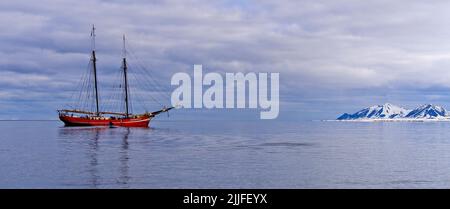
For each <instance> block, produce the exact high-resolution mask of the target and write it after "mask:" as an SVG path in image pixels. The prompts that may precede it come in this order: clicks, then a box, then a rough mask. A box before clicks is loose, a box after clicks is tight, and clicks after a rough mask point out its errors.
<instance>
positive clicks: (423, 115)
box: [337, 103, 450, 120]
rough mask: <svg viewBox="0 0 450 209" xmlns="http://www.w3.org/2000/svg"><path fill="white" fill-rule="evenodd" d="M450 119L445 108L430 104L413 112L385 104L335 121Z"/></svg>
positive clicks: (343, 116) (340, 117)
mask: <svg viewBox="0 0 450 209" xmlns="http://www.w3.org/2000/svg"><path fill="white" fill-rule="evenodd" d="M411 119H450V118H449V113H448V112H447V110H445V108H443V107H441V106H437V105H432V104H425V105H421V106H419V107H417V108H415V109H413V110H407V109H405V108H402V107H399V106H396V105H392V104H389V103H386V104H384V105H376V106H372V107H368V108H364V109H362V110H360V111H358V112H356V113H353V114H348V113H344V114H342V115H341V116H339V117H338V118H337V120H411Z"/></svg>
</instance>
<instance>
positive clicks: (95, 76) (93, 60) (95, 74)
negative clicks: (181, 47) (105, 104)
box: [91, 25, 100, 116]
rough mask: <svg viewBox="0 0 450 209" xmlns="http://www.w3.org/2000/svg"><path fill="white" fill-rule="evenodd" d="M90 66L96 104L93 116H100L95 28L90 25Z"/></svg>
mask: <svg viewBox="0 0 450 209" xmlns="http://www.w3.org/2000/svg"><path fill="white" fill-rule="evenodd" d="M91 37H92V64H93V70H94V87H95V104H96V111H95V115H97V116H99V115H100V110H99V108H98V88H97V65H96V62H97V58H95V27H94V25H92V32H91Z"/></svg>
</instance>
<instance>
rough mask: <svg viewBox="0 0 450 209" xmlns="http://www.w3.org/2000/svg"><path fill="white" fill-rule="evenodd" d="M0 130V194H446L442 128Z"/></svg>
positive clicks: (309, 125)
mask: <svg viewBox="0 0 450 209" xmlns="http://www.w3.org/2000/svg"><path fill="white" fill-rule="evenodd" d="M152 126H153V127H152V128H148V129H142V128H129V129H127V128H68V127H63V126H62V124H61V123H60V122H58V121H1V122H0V188H416V187H420V188H442V187H444V188H450V137H449V134H448V133H449V132H450V123H446V122H440V123H439V122H438V123H436V122H425V123H419V122H410V123H408V122H385V123H383V122H377V123H356V122H277V121H256V122H240V121H154V122H153V124H152Z"/></svg>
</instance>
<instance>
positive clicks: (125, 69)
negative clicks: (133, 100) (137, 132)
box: [122, 35, 130, 118]
mask: <svg viewBox="0 0 450 209" xmlns="http://www.w3.org/2000/svg"><path fill="white" fill-rule="evenodd" d="M122 53H123V65H122V67H123V80H124V84H125V88H124V90H125V115H126V117H127V118H128V117H129V115H130V113H129V109H128V93H129V92H128V91H129V90H128V79H127V58H126V56H127V50H126V49H125V35H123V52H122Z"/></svg>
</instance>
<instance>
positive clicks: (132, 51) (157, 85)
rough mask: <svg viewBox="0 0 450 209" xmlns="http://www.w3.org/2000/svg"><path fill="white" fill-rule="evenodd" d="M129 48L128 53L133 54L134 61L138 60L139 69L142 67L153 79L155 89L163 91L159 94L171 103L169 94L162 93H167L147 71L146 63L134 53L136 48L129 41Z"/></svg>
mask: <svg viewBox="0 0 450 209" xmlns="http://www.w3.org/2000/svg"><path fill="white" fill-rule="evenodd" d="M127 46H128V49H129V50H128V51H129V52H130V54H131V57H132V58H134V59H136V61H137V65H138V67H140V68H141V69H142V71H143V72H144V73H145V74H147V75H148V76H149V77H150V78H151V79H152V81H153V83H154V84H155V87H157V90H159V91H161V92H159V93H160V94H161V95H163V97H165V98H167V99H169V101H170V97H169V96H168V95H167V94H163V93H162V92H165V90H164V88H163V87H162V85H161V84H160V83H159V82H158V81H157V80H155V78H153V76H152V75H151V74H150V73H149V70H147V68H146V67H145V65H144V63H143V62H142V61H141V59H139V58H138V56H137V55H136V53H135V51H134V47H133V46H131V45H130V42H129V41H128V43H127Z"/></svg>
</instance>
